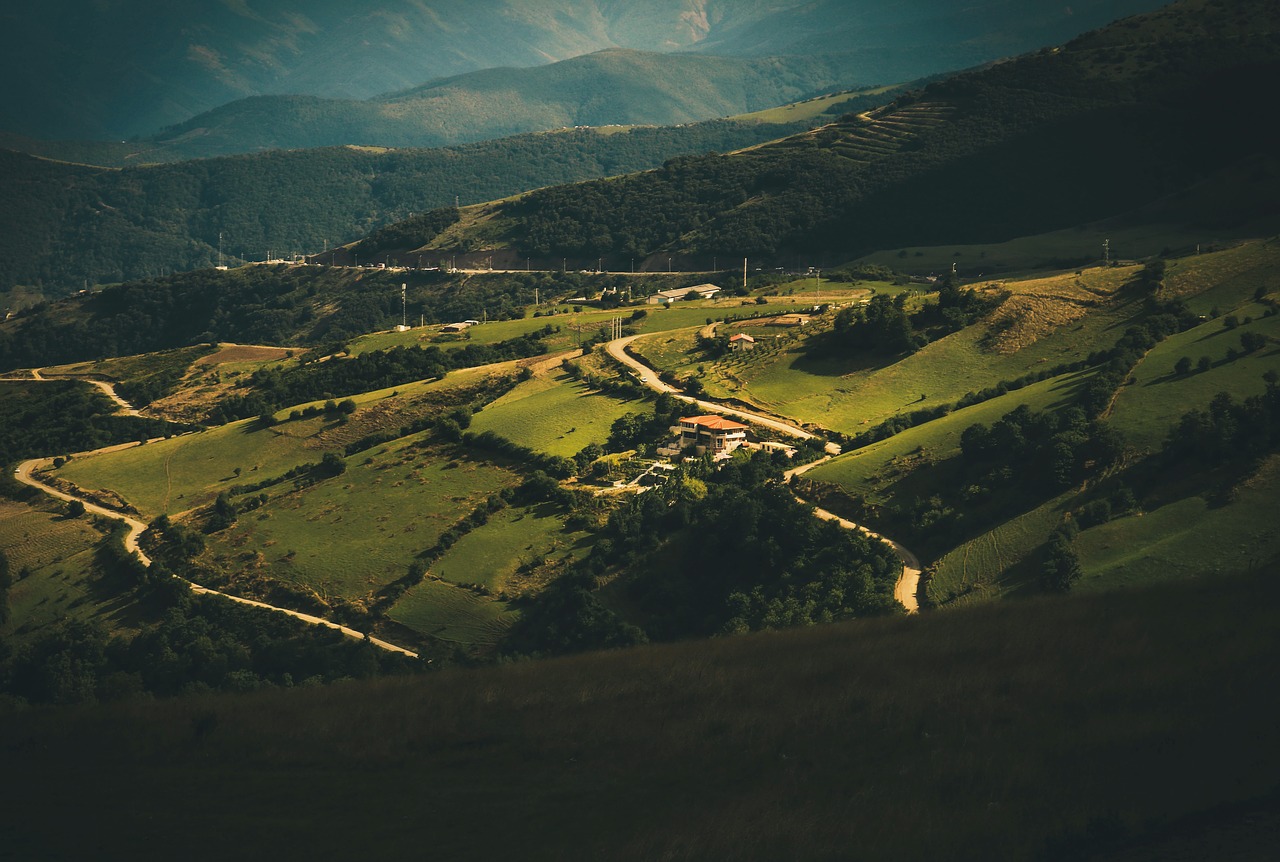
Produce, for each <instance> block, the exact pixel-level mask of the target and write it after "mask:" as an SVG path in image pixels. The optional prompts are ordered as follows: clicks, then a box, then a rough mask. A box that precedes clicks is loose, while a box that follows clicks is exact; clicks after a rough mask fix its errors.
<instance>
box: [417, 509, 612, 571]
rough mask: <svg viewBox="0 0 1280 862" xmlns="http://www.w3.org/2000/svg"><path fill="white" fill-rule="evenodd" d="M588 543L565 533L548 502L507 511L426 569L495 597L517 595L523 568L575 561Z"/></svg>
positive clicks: (584, 535) (579, 534) (558, 514)
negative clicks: (541, 562) (543, 561)
mask: <svg viewBox="0 0 1280 862" xmlns="http://www.w3.org/2000/svg"><path fill="white" fill-rule="evenodd" d="M587 538H588V534H587V533H583V532H574V533H570V532H566V531H565V527H564V520H563V517H562V513H561V512H560V511H559V510H558V509H557V508H556V507H555V506H553V505H551V504H550V503H542V504H540V505H538V506H533V507H523V506H522V507H513V508H507V509H503V510H502V511H500V512H498V513H497V514H495V515H493V516H492V517H490V518H489V521H488V522H487V523H485V524H484V525H483V526H480V527H477V528H476V529H474V530H472V531H471V532H470V533H467V534H466V535H465V536H463V537H462V538H461V539H459V540H458V541H457V542H456V543H455V544H454V545H453V547H451V548H449V550H448V551H447V552H446V553H445V555H444V556H443V557H441V558H440V559H438V560H437V561H436V562H435V563H434V564H433V565H432V566H431V574H432V575H434V576H436V577H438V578H441V579H443V580H446V581H450V582H452V583H455V584H479V585H481V586H483V587H485V588H487V589H488V590H490V591H491V592H494V593H497V592H501V591H508V592H519V591H520V584H519V583H518V579H519V576H518V575H517V570H518V569H519V568H520V567H521V566H522V565H531V564H534V563H536V562H537V560H539V559H547V560H562V559H564V558H566V557H571V556H574V555H575V553H576V552H581V551H582V549H583V547H584V543H585V541H586V540H587Z"/></svg>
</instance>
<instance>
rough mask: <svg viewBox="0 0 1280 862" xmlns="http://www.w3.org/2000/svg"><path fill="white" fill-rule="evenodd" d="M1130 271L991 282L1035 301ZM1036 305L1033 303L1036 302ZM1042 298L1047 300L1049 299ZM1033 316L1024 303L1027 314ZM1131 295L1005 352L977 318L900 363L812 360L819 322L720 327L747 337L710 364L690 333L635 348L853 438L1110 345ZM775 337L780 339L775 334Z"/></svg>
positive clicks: (1129, 311)
mask: <svg viewBox="0 0 1280 862" xmlns="http://www.w3.org/2000/svg"><path fill="white" fill-rule="evenodd" d="M1136 271H1137V268H1135V267H1128V268H1111V269H1095V270H1088V271H1085V272H1084V273H1082V274H1081V275H1080V276H1076V275H1074V274H1072V275H1070V276H1062V277H1054V278H1050V279H1036V280H1032V281H1028V282H1022V283H1018V282H1014V283H1009V284H1004V285H1001V286H1000V289H1005V290H1009V291H1010V292H1012V293H1014V294H1015V295H1016V294H1019V293H1023V294H1026V295H1028V296H1038V295H1039V294H1042V293H1045V294H1049V295H1052V294H1053V293H1054V292H1055V291H1060V290H1061V289H1062V288H1060V287H1058V286H1057V285H1058V284H1059V283H1061V284H1063V285H1064V286H1069V287H1070V288H1071V289H1073V290H1075V289H1080V288H1081V287H1083V289H1085V290H1088V291H1091V292H1096V293H1097V294H1098V295H1099V296H1107V295H1110V294H1111V293H1113V292H1114V291H1115V290H1116V289H1117V288H1118V287H1119V285H1120V284H1121V283H1123V282H1124V281H1125V280H1127V279H1128V278H1129V277H1131V276H1132V274H1133V273H1135V272H1136ZM1036 301H1039V300H1036ZM1049 301H1050V302H1051V301H1052V300H1049ZM1036 311H1037V309H1036V307H1035V306H1034V305H1032V307H1031V308H1029V309H1028V312H1027V314H1028V315H1029V316H1033V315H1034V314H1035V312H1036ZM1141 313H1142V307H1141V303H1140V301H1138V300H1137V299H1132V300H1125V301H1121V302H1118V303H1103V304H1102V305H1100V306H1099V307H1098V308H1096V309H1092V310H1091V311H1090V313H1088V314H1087V315H1085V316H1083V317H1080V318H1078V319H1075V320H1072V321H1070V322H1069V323H1065V324H1063V325H1061V326H1058V327H1056V328H1047V331H1045V332H1043V333H1036V334H1035V336H1028V337H1026V338H1025V339H1024V340H1025V342H1026V343H1025V344H1022V345H1021V346H1020V349H1017V350H1016V351H1015V352H1009V353H999V352H995V351H993V350H991V349H989V348H988V346H987V343H986V342H987V339H988V337H989V334H990V330H989V327H988V324H987V322H985V321H979V322H978V323H976V324H974V325H972V326H969V327H967V328H965V329H963V330H961V331H959V332H956V333H952V334H951V335H948V336H946V337H944V338H941V339H938V340H936V341H934V342H931V343H930V344H928V345H926V346H925V347H924V348H923V349H921V350H919V351H917V352H915V353H913V354H910V355H905V356H902V357H878V356H867V355H856V354H855V355H852V356H838V355H835V356H827V357H819V358H815V357H814V356H812V355H811V354H810V353H808V352H807V350H806V340H807V339H811V338H814V337H819V338H821V337H823V334H824V333H825V332H827V331H829V325H827V324H824V323H823V321H822V320H821V319H818V320H815V322H814V323H812V324H810V325H809V326H806V327H804V328H803V329H798V330H791V329H779V328H776V327H763V326H742V325H738V324H729V325H726V326H723V327H721V329H720V331H721V332H722V333H724V334H729V333H733V332H738V331H746V332H747V333H748V334H750V335H752V336H753V337H756V338H757V345H756V348H755V349H753V350H751V351H743V352H735V353H730V354H727V355H725V356H723V357H721V358H719V359H717V360H714V361H711V360H707V359H705V358H702V357H701V356H700V355H699V354H698V353H697V351H696V350H695V343H696V331H695V330H690V331H688V332H682V333H679V334H673V335H670V336H668V337H667V338H665V339H663V338H660V337H657V336H655V337H651V338H647V339H641V340H640V341H638V342H637V343H636V347H637V349H638V351H639V352H640V353H641V354H642V355H644V356H645V357H646V358H647V359H648V360H649V361H650V362H652V363H653V364H654V365H655V366H656V367H658V368H662V369H667V370H674V371H675V372H676V373H677V374H682V375H683V374H688V373H690V372H692V371H695V370H696V369H697V368H698V367H699V366H701V367H702V369H703V372H702V373H701V374H700V375H699V376H700V378H701V379H702V382H703V385H704V386H705V387H706V388H707V390H708V392H710V393H711V394H712V395H719V396H732V397H736V398H740V399H743V400H745V401H749V402H751V403H754V404H756V405H758V406H760V407H761V408H763V409H765V410H768V411H770V412H774V413H778V414H781V415H784V416H788V417H791V418H793V419H795V420H797V421H800V422H804V423H813V424H816V425H820V426H823V427H827V428H832V429H834V430H839V431H843V432H845V433H856V432H858V431H860V430H864V429H865V428H867V427H870V426H872V425H875V424H878V423H879V422H881V421H884V420H885V419H889V418H892V417H893V416H895V415H899V414H902V413H909V412H911V411H914V410H919V409H923V408H930V407H936V406H939V405H942V404H950V403H953V402H955V401H956V400H957V399H959V398H960V397H961V396H963V395H964V394H965V393H967V392H970V391H977V390H980V389H984V388H987V387H990V386H994V385H996V384H997V383H999V382H1000V381H1002V380H1011V379H1015V378H1019V377H1022V376H1024V375H1026V374H1028V373H1031V372H1034V371H1037V370H1039V369H1042V368H1047V367H1053V366H1055V365H1059V364H1065V363H1072V362H1076V361H1079V360H1082V359H1084V358H1085V357H1087V356H1088V355H1089V353H1090V352H1092V351H1094V350H1097V349H1101V348H1107V347H1110V346H1111V345H1112V344H1114V343H1115V340H1116V339H1117V338H1119V336H1120V334H1121V333H1122V332H1123V327H1124V326H1126V325H1128V324H1129V323H1131V322H1133V321H1135V320H1136V319H1138V318H1139V317H1140V315H1141ZM779 335H781V338H777V337H776V336H779Z"/></svg>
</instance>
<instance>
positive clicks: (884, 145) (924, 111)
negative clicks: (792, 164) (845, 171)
mask: <svg viewBox="0 0 1280 862" xmlns="http://www.w3.org/2000/svg"><path fill="white" fill-rule="evenodd" d="M954 113H955V108H954V107H953V106H952V105H948V104H946V103H944V102H935V101H922V102H916V103H915V104H912V105H907V106H904V107H901V108H896V109H895V108H893V107H892V106H886V107H884V108H877V109H875V110H873V111H868V112H866V113H863V114H859V115H858V116H857V117H856V118H854V119H853V120H852V121H844V122H840V123H832V124H829V125H826V126H821V127H819V128H817V129H814V130H812V131H810V132H807V133H805V134H803V135H797V136H795V138H794V143H789V144H787V145H788V146H803V145H805V143H806V142H810V143H812V142H816V143H817V144H818V145H819V146H821V147H825V148H829V149H830V150H831V151H833V152H835V153H838V154H839V155H841V156H844V157H845V158H847V159H849V160H850V161H853V162H857V163H858V164H863V165H870V164H872V163H874V162H877V161H879V160H880V159H882V158H884V157H885V156H889V155H892V154H894V153H896V152H898V151H899V150H901V149H902V148H903V147H905V146H906V145H907V144H908V143H910V141H911V140H912V139H914V138H916V137H918V136H919V135H921V134H925V133H927V132H930V131H932V130H934V129H937V128H939V127H941V126H942V125H944V124H945V123H946V121H947V119H948V118H949V117H950V116H951V115H952V114H954ZM775 146H779V145H775Z"/></svg>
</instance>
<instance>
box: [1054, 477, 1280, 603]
mask: <svg viewBox="0 0 1280 862" xmlns="http://www.w3.org/2000/svg"><path fill="white" fill-rule="evenodd" d="M1277 524H1280V456H1276V455H1272V456H1270V457H1269V458H1267V459H1266V461H1264V462H1263V464H1262V466H1261V468H1260V469H1259V470H1258V471H1257V473H1256V474H1254V475H1253V476H1252V477H1250V478H1249V479H1248V480H1246V481H1245V482H1243V483H1242V484H1240V485H1239V486H1238V487H1237V488H1236V489H1235V491H1234V492H1233V494H1232V498H1231V499H1230V501H1229V502H1226V503H1217V504H1212V503H1210V502H1209V501H1207V500H1205V499H1204V497H1201V496H1199V495H1188V496H1185V497H1182V498H1179V499H1175V500H1172V501H1170V502H1168V503H1165V504H1163V505H1160V506H1159V507H1158V508H1155V509H1153V510H1151V511H1145V512H1142V513H1141V514H1133V515H1127V516H1125V517H1121V518H1116V519H1115V520H1112V521H1108V522H1107V523H1105V524H1101V525H1099V526H1096V527H1091V528H1089V529H1087V530H1083V531H1081V533H1080V534H1079V535H1078V536H1077V537H1076V539H1075V542H1074V547H1075V550H1076V553H1077V554H1079V556H1080V565H1081V568H1083V569H1084V576H1083V577H1082V578H1081V579H1080V581H1079V583H1078V584H1077V586H1076V588H1077V589H1080V590H1099V589H1114V588H1117V587H1135V586H1139V585H1143V584H1146V583H1149V582H1153V581H1159V580H1168V579H1171V578H1189V577H1198V576H1201V575H1205V574H1221V575H1227V574H1237V573H1240V572H1245V571H1251V570H1255V569H1257V568H1258V567H1259V566H1261V565H1264V564H1265V565H1274V564H1275V562H1276V561H1277V560H1278V559H1280V531H1277V530H1276V525H1277Z"/></svg>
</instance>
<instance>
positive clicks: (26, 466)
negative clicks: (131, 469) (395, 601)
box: [13, 443, 418, 658]
mask: <svg viewBox="0 0 1280 862" xmlns="http://www.w3.org/2000/svg"><path fill="white" fill-rule="evenodd" d="M137 445H138V444H137V443H123V444H120V445H117V446H108V447H106V448H104V449H98V450H95V451H93V452H85V453H83V455H85V456H87V455H98V454H103V453H106V452H114V451H117V450H119V449H126V448H129V447H131V446H137ZM50 462H51V459H49V458H33V459H31V460H30V461H23V462H22V463H21V464H19V465H18V468H17V469H16V470H15V471H14V473H13V477H14V478H15V479H17V480H18V481H19V482H21V483H22V484H24V485H29V486H31V487H32V488H35V489H37V490H39V491H42V492H44V493H45V494H48V495H49V496H51V497H55V498H57V499H59V500H67V501H70V500H79V501H80V502H81V503H83V504H84V508H85V511H87V512H92V513H94V514H95V515H101V516H103V517H105V518H111V519H113V520H116V521H123V522H124V523H125V524H126V525H127V526H128V527H129V532H128V533H126V534H125V538H124V548H125V550H126V551H128V552H129V553H132V554H136V555H137V556H138V559H139V560H140V561H141V562H142V564H143V565H144V566H147V567H150V566H151V562H152V561H151V558H150V557H148V556H147V554H146V552H144V551H143V550H142V549H141V548H140V547H138V537H139V536H141V535H142V533H143V531H144V530H146V529H147V525H146V524H144V523H143V522H142V521H139V520H138V519H137V518H131V517H129V516H128V515H125V514H122V513H120V512H115V511H112V510H111V509H108V508H105V507H103V506H99V505H98V504H97V503H93V502H90V501H89V500H85V499H83V498H81V497H77V496H75V495H73V494H68V493H66V492H65V491H60V490H58V489H57V488H54V487H53V486H51V485H46V484H45V483H43V482H41V481H40V480H39V479H37V478H36V477H35V476H34V475H33V473H34V471H35V470H37V469H39V468H40V467H42V466H44V465H47V464H48V463H50ZM174 577H175V578H178V576H177V575H174ZM178 580H180V581H182V582H183V583H184V584H186V585H187V586H188V587H190V588H191V591H192V592H193V593H196V594H198V595H204V596H222V597H223V598H224V599H230V600H231V601H233V602H237V603H238V604H242V605H249V606H251V607H255V608H263V609H265V610H269V611H276V612H278V613H282V614H284V615H286V616H290V617H293V618H294V619H296V620H301V621H302V622H304V623H308V624H310V625H313V626H324V627H325V628H329V629H334V630H335V631H339V632H341V633H342V634H344V635H346V636H347V637H349V638H352V639H354V640H360V641H363V640H368V642H369V643H371V644H373V645H374V646H376V647H379V648H381V649H384V650H386V651H388V652H394V653H400V654H401V655H406V656H409V657H410V658H417V657H418V654H417V653H415V652H411V651H410V650H407V649H405V648H404V647H399V646H396V645H395V644H393V643H387V642H386V641H384V640H380V639H378V638H375V637H372V636H370V635H367V634H365V633H364V632H359V631H356V630H355V629H352V628H348V627H346V626H343V625H339V624H338V623H334V622H330V621H329V620H326V619H323V618H321V617H317V616H312V615H311V614H304V613H302V612H300V611H293V610H289V609H288V608H281V607H277V606H276V605H269V604H267V603H265V602H258V601H254V600H253V599H245V598H241V597H240V596H233V595H230V594H229V593H223V592H219V591H218V590H214V589H210V588H209V587H202V586H201V585H199V584H197V583H194V582H193V581H188V580H187V579H186V578H178Z"/></svg>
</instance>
